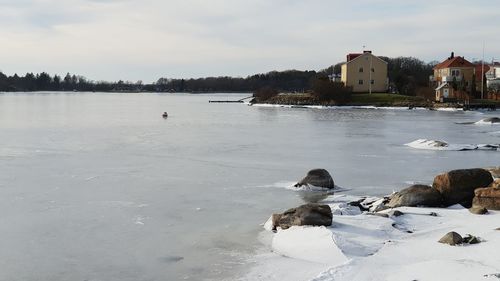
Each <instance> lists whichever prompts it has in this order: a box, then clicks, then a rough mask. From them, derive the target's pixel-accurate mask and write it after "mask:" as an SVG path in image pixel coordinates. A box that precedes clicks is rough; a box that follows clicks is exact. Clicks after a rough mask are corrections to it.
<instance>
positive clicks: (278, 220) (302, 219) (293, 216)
mask: <svg viewBox="0 0 500 281" xmlns="http://www.w3.org/2000/svg"><path fill="white" fill-rule="evenodd" d="M272 219H273V229H276V228H277V227H280V228H281V229H287V228H290V227H291V226H293V225H296V226H301V225H318V226H319V225H324V226H330V225H332V209H331V208H330V206H329V205H319V204H314V203H309V204H305V205H302V206H300V207H297V208H293V209H289V210H287V211H285V212H284V213H283V214H273V216H272Z"/></svg>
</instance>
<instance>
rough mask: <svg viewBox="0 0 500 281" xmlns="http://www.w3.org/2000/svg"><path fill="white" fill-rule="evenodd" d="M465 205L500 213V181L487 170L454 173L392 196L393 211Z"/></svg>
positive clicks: (465, 170) (390, 202) (448, 173)
mask: <svg viewBox="0 0 500 281" xmlns="http://www.w3.org/2000/svg"><path fill="white" fill-rule="evenodd" d="M454 204H461V205H462V206H464V207H466V208H471V207H473V208H472V209H471V211H472V210H481V209H482V208H485V209H492V210H500V180H499V179H496V180H493V177H492V174H491V173H490V172H489V171H487V170H485V169H462V170H453V171H449V172H446V173H443V174H440V175H437V176H436V177H435V178H434V182H433V183H432V186H427V185H413V186H410V187H408V188H405V189H403V190H401V191H399V192H396V193H394V194H393V195H392V196H391V197H390V201H389V202H388V203H387V204H386V206H387V207H389V208H395V207H401V206H410V207H414V206H426V207H447V206H451V205H454Z"/></svg>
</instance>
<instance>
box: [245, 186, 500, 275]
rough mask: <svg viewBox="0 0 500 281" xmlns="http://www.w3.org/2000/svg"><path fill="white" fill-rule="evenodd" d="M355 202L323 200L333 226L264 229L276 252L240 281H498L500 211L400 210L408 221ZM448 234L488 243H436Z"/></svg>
mask: <svg viewBox="0 0 500 281" xmlns="http://www.w3.org/2000/svg"><path fill="white" fill-rule="evenodd" d="M356 199H358V198H357V197H353V196H349V195H335V196H330V197H329V198H328V199H327V200H325V201H324V202H326V203H327V204H329V205H330V207H331V208H332V212H333V225H332V226H331V227H312V226H294V227H292V228H290V229H287V230H281V229H279V228H278V231H277V233H274V234H273V233H272V232H271V231H270V225H271V221H270V220H269V221H268V222H266V224H265V228H266V230H265V231H264V232H263V233H262V240H263V241H264V243H267V245H268V248H269V249H270V251H267V252H264V253H262V254H261V255H259V256H258V257H256V260H255V263H256V266H255V267H254V268H252V269H251V271H250V272H249V273H248V274H247V275H246V276H245V277H244V278H242V279H243V280H312V281H327V280H335V281H341V280H346V281H354V280H359V281H362V280H367V281H368V280H373V281H375V280H419V281H424V280H454V281H456V280H464V281H465V280H467V281H469V280H500V277H497V276H496V274H500V254H499V253H498V249H500V230H498V228H499V227H500V212H499V211H490V212H489V213H488V214H486V215H474V214H472V213H470V212H469V211H468V210H467V209H464V208H462V207H461V206H452V207H449V208H413V207H401V208H397V210H400V211H402V212H403V213H404V215H402V216H399V217H395V216H389V217H381V216H375V215H368V214H366V213H361V212H360V211H359V209H358V208H357V207H352V206H349V205H348V204H346V203H347V202H350V201H353V200H356ZM384 212H385V213H389V214H390V212H391V210H387V211H384ZM431 213H434V214H437V216H436V215H434V216H433V215H430V214H431ZM450 231H455V232H458V233H459V234H461V235H462V236H465V235H466V234H472V235H474V236H477V237H479V238H480V239H481V241H482V242H481V243H479V244H474V245H469V244H467V245H463V246H449V245H446V244H441V243H438V242H437V241H438V240H439V239H440V238H441V237H442V236H444V235H445V234H446V233H448V232H450ZM499 276H500V275H499Z"/></svg>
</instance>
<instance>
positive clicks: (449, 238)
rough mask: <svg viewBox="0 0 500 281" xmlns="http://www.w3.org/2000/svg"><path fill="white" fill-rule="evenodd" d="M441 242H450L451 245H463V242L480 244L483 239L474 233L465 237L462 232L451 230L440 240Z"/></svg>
mask: <svg viewBox="0 0 500 281" xmlns="http://www.w3.org/2000/svg"><path fill="white" fill-rule="evenodd" d="M438 242H439V243H443V244H448V245H451V246H455V245H461V244H478V243H481V239H479V238H478V237H476V236H474V235H470V234H467V235H466V236H465V237H462V236H461V235H460V234H458V233H456V232H455V231H451V232H448V233H446V234H445V235H444V236H443V237H441V239H439V241H438Z"/></svg>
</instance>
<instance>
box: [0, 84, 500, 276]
mask: <svg viewBox="0 0 500 281" xmlns="http://www.w3.org/2000/svg"><path fill="white" fill-rule="evenodd" d="M244 96H246V95H186V94H103V93H99V94H93V93H57V94H53V93H36V94H27V93H19V94H10V93H9V94H6V93H4V94H2V93H0V213H1V214H2V215H1V216H0V234H1V239H0V249H1V253H0V268H1V269H2V270H0V280H39V281H49V280H50V281H54V280H89V281H90V280H106V281H110V280H120V281H126V280H130V281H132V280H134V281H135V280H182V279H185V280H220V279H228V280H233V279H235V278H237V277H239V276H242V275H243V274H245V271H246V270H247V269H248V267H250V266H252V262H251V261H249V260H252V259H251V257H252V255H253V254H254V253H255V252H256V251H259V250H260V249H261V247H262V245H261V243H260V242H259V241H258V239H257V237H258V234H259V232H260V231H261V229H262V226H261V224H262V223H264V222H265V221H266V220H267V218H268V217H269V215H270V214H271V213H273V212H282V211H284V210H285V209H287V208H290V207H295V206H297V205H299V204H301V203H302V202H303V199H302V198H301V196H299V194H298V193H296V192H294V191H293V190H290V189H287V188H286V186H288V185H290V183H292V182H294V181H297V180H299V179H300V178H301V177H302V176H303V175H304V174H305V173H306V172H307V171H308V170H309V169H312V168H326V169H327V170H329V171H330V173H331V174H332V175H333V177H334V179H335V182H336V184H338V185H340V186H342V187H345V188H349V189H350V191H348V192H347V193H351V194H356V195H363V194H369V195H383V194H386V193H390V192H392V191H393V190H398V189H400V188H402V187H405V186H407V185H409V184H411V183H414V182H419V183H430V182H431V181H432V179H433V177H434V175H436V174H438V173H440V172H443V171H446V170H451V169H456V168H472V167H486V166H494V165H500V152H495V151H432V150H419V149H414V148H411V147H407V146H405V145H404V144H405V143H409V142H412V141H415V140H417V139H422V138H425V139H433V140H445V141H447V142H449V143H458V144H481V143H500V125H473V124H472V125H463V124H455V122H469V121H478V120H480V119H482V118H486V117H492V116H499V115H500V113H498V112H497V113H495V112H484V113H481V112H461V111H458V112H439V111H428V110H383V109H304V108H276V107H253V106H247V105H244V104H209V103H208V100H209V99H238V98H241V97H244ZM164 111H168V113H169V117H168V119H163V118H162V117H161V114H162V112H164ZM249 258H250V259H249Z"/></svg>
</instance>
